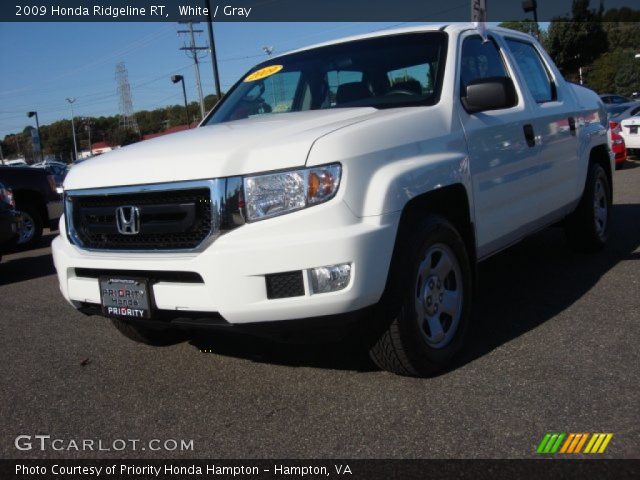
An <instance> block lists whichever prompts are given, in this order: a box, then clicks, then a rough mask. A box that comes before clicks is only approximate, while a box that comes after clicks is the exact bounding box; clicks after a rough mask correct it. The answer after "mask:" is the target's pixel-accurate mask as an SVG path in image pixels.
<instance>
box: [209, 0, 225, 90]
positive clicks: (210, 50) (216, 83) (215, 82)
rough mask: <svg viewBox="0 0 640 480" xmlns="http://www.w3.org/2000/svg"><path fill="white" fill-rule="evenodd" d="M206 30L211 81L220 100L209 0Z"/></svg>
mask: <svg viewBox="0 0 640 480" xmlns="http://www.w3.org/2000/svg"><path fill="white" fill-rule="evenodd" d="M207 31H208V33H209V53H211V67H212V68H213V83H214V84H215V87H216V97H217V101H220V98H221V97H222V93H221V92H220V76H219V74H218V58H217V57H216V42H215V39H214V38H213V18H212V17H211V0H207Z"/></svg>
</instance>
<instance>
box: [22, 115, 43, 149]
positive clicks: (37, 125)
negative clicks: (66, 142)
mask: <svg viewBox="0 0 640 480" xmlns="http://www.w3.org/2000/svg"><path fill="white" fill-rule="evenodd" d="M34 116H35V117H36V129H37V130H38V141H39V142H40V161H41V162H44V152H43V150H44V149H43V148H42V147H43V146H42V135H40V121H39V120H38V112H35V111H33V112H27V117H29V118H31V117H34ZM16 144H17V142H16Z"/></svg>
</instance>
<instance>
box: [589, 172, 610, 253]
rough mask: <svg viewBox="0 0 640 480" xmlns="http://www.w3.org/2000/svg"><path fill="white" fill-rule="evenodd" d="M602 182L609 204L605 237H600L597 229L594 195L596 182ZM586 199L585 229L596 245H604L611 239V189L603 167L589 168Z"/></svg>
mask: <svg viewBox="0 0 640 480" xmlns="http://www.w3.org/2000/svg"><path fill="white" fill-rule="evenodd" d="M598 180H602V184H603V185H604V188H605V198H606V202H607V225H606V228H605V232H604V235H603V236H602V237H601V236H600V235H598V232H597V231H596V227H595V209H594V205H593V203H594V201H593V200H594V198H593V197H594V194H595V189H596V182H597V181H598ZM585 193H586V195H585V198H584V202H585V203H584V205H583V208H584V210H585V211H584V212H583V221H584V222H585V228H588V229H589V232H590V235H591V237H592V238H593V240H594V242H595V243H599V244H602V245H604V244H605V243H606V242H607V239H608V238H609V232H610V230H611V213H612V212H611V210H612V209H611V187H610V185H609V179H608V178H607V174H606V173H605V171H604V169H603V168H602V166H600V165H598V164H597V163H593V164H591V166H590V167H589V179H588V182H587V190H586V192H585Z"/></svg>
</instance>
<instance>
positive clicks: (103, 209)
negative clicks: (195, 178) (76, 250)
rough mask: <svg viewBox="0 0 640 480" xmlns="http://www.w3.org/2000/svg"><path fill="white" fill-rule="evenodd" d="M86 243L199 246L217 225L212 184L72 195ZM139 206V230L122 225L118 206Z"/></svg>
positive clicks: (157, 247) (100, 246)
mask: <svg viewBox="0 0 640 480" xmlns="http://www.w3.org/2000/svg"><path fill="white" fill-rule="evenodd" d="M68 200H69V201H70V202H71V205H72V212H73V213H72V220H73V227H74V230H75V233H76V236H77V239H78V240H79V242H80V246H82V247H84V248H89V249H99V250H149V249H153V250H174V249H191V248H195V247H197V246H198V245H199V244H200V243H201V242H202V241H203V240H204V239H205V238H207V237H208V236H209V234H210V233H211V229H212V208H211V193H210V191H209V189H208V188H198V189H190V190H175V191H158V192H141V193H126V194H120V195H82V196H77V197H73V196H71V197H70V198H69V199H68ZM121 206H135V207H137V208H138V210H139V212H140V214H139V232H138V233H137V234H122V233H120V232H119V231H118V226H117V222H116V209H117V208H118V207H121Z"/></svg>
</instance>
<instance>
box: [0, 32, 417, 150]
mask: <svg viewBox="0 0 640 480" xmlns="http://www.w3.org/2000/svg"><path fill="white" fill-rule="evenodd" d="M399 25H400V26H406V25H408V24H407V23H403V24H398V23H395V24H394V23H218V24H216V25H215V29H214V32H215V41H216V50H217V54H218V59H219V70H220V81H221V84H222V90H223V91H225V90H226V89H228V88H229V87H230V86H231V85H232V84H233V83H235V81H237V80H238V78H239V77H241V76H242V75H243V74H244V73H245V72H246V71H247V70H248V69H249V68H251V67H252V66H253V65H255V64H256V63H258V62H261V61H263V60H264V59H265V58H266V54H265V53H264V52H263V50H262V47H263V46H271V47H274V54H277V53H282V52H285V51H287V50H291V49H295V48H299V47H303V46H306V45H309V44H313V43H317V42H322V41H326V40H331V39H334V38H340V37H344V36H348V35H352V34H359V33H365V32H370V31H374V30H380V29H385V28H393V27H395V26H399ZM184 28H185V26H184V25H178V24H177V23H124V22H119V23H0V45H2V49H1V50H0V65H2V75H0V138H4V136H5V135H6V134H9V133H15V132H20V131H22V130H23V129H24V127H26V126H28V125H34V124H35V122H34V119H33V118H31V119H29V118H27V116H26V112H27V111H30V110H36V111H37V112H38V117H39V120H40V124H41V125H45V124H48V123H51V122H53V121H56V120H59V119H62V118H70V117H71V107H70V105H69V103H67V102H66V101H65V99H66V98H67V97H71V98H76V101H75V103H74V104H73V108H74V114H75V115H76V116H100V115H114V114H117V113H118V111H119V110H118V100H119V97H118V95H117V91H116V87H117V85H116V80H115V66H116V64H117V63H118V62H121V61H122V62H125V65H126V67H127V70H128V74H129V83H130V85H131V94H132V100H133V108H134V111H139V110H151V109H155V108H159V107H162V106H166V105H174V104H182V102H183V100H182V89H181V88H180V85H179V84H176V85H174V84H172V83H171V81H170V78H169V77H170V76H171V75H173V74H180V75H184V77H185V82H186V87H187V97H188V100H189V101H190V102H191V101H196V100H197V98H198V95H197V90H196V82H195V74H194V68H193V61H192V60H191V59H189V58H188V57H187V56H186V55H185V52H183V51H180V50H179V48H180V47H182V46H183V42H184V39H183V38H182V37H179V36H178V35H177V33H176V31H177V30H178V29H184ZM195 28H200V29H202V30H204V32H203V33H202V34H200V35H199V37H198V38H197V39H196V41H197V43H198V44H199V45H207V39H208V36H207V32H206V24H204V23H202V24H199V25H196V26H195ZM207 55H208V52H207V51H205V52H204V53H203V56H204V57H207ZM202 62H203V63H202V64H201V66H200V67H201V78H202V84H203V91H204V94H205V95H207V94H211V93H214V91H215V89H214V87H213V73H212V68H211V63H210V62H209V58H203V59H202Z"/></svg>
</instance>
